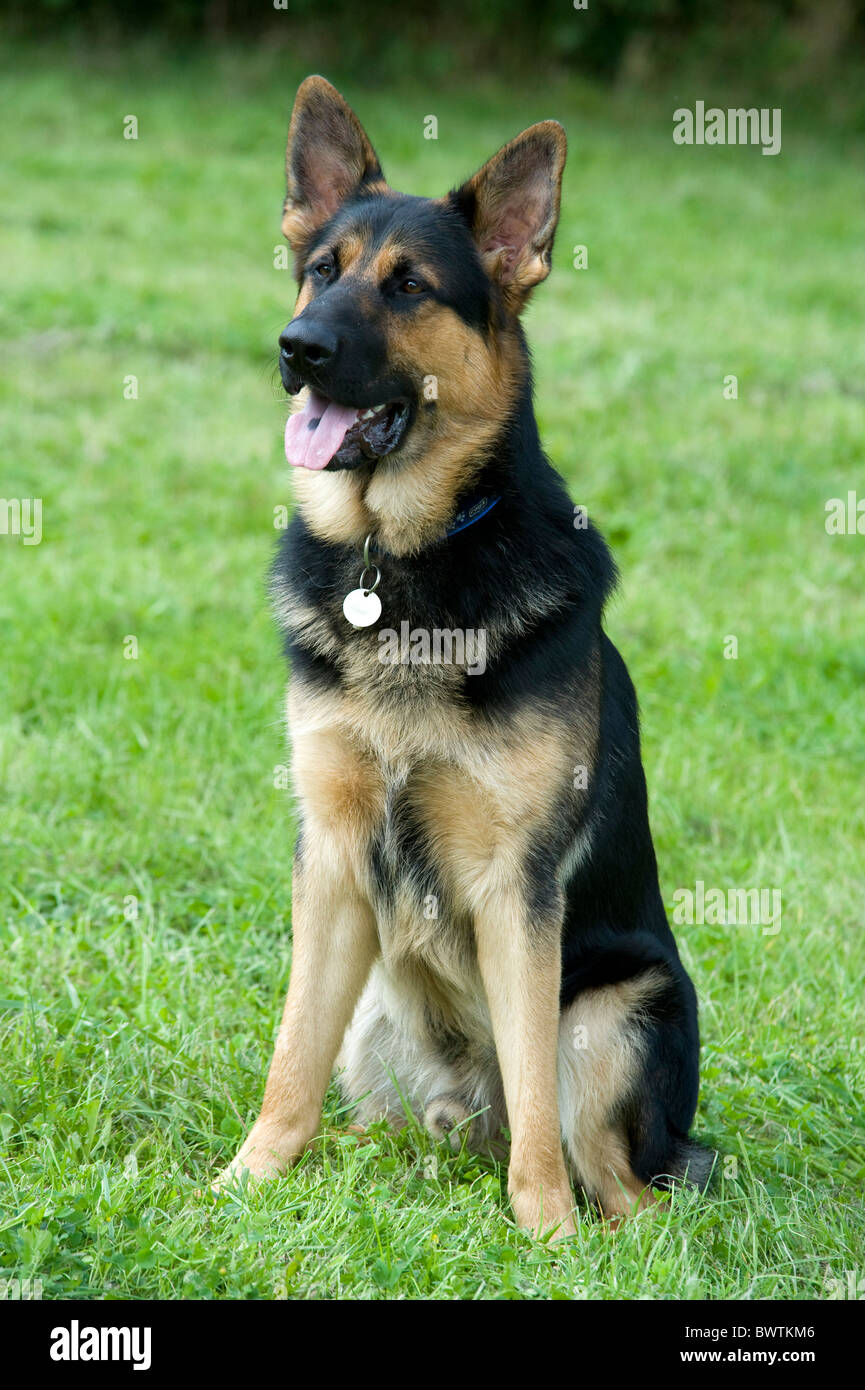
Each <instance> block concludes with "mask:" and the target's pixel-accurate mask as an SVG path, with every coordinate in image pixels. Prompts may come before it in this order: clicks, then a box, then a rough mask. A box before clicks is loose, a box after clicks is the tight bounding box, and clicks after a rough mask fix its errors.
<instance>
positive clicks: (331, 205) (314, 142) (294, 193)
mask: <svg viewBox="0 0 865 1390" xmlns="http://www.w3.org/2000/svg"><path fill="white" fill-rule="evenodd" d="M285 172H286V180H287V184H288V192H287V194H286V199H285V214H284V216H283V219H282V231H283V235H284V236H285V237H286V239H287V240H288V242H289V244H290V245H291V246H292V247H293V248H294V249H295V250H297V248H298V246H300V245H301V244H302V243H303V242H304V241H306V240H307V238H308V237H310V236H311V235H312V233H313V232H314V231H315V229H316V228H317V227H320V226H321V225H322V223H323V222H326V221H327V219H328V218H329V217H332V216H333V214H334V213H335V212H336V210H337V208H338V207H339V206H340V204H341V203H344V202H345V200H346V198H348V197H349V196H350V195H351V194H352V193H355V192H356V191H357V190H358V189H359V188H360V187H361V186H362V185H363V184H367V183H371V182H373V181H374V180H379V181H383V179H382V172H381V165H380V164H379V162H378V157H377V155H376V152H375V150H374V149H373V147H372V145H371V144H370V142H369V139H368V137H367V134H366V131H365V130H364V128H363V126H362V125H361V123H360V121H359V120H358V119H357V116H356V115H355V114H354V112H353V111H352V109H351V107H350V106H349V104H348V102H347V101H344V100H343V99H342V97H341V96H340V94H339V92H338V91H337V90H336V88H335V87H332V86H331V85H330V83H329V82H327V81H325V79H324V78H323V77H307V78H306V80H305V81H304V82H301V84H300V87H299V88H298V91H297V96H296V97H295V100H294V110H293V111H292V113H291V126H290V127H289V131H288V148H287V149H286V152H285Z"/></svg>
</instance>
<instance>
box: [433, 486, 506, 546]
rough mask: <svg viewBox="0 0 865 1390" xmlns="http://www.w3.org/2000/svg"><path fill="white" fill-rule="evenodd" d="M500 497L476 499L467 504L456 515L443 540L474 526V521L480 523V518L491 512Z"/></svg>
mask: <svg viewBox="0 0 865 1390" xmlns="http://www.w3.org/2000/svg"><path fill="white" fill-rule="evenodd" d="M501 500H502V499H501V497H500V496H492V497H491V496H490V495H489V494H487V495H486V496H483V497H476V498H475V499H474V501H473V502H467V503H466V505H465V506H464V507H461V508H460V510H459V511H458V512H457V513H456V515H455V517H454V519H453V521H452V522H451V524H450V526H449V527H448V529H447V531H446V532H445V540H450V538H451V536H455V535H456V534H457V532H458V531H464V530H465V529H466V527H467V526H474V524H475V522H476V521H480V519H481V517H482V516H486V514H487V512H491V511H492V509H493V507H494V506H495V505H496V503H497V502H501Z"/></svg>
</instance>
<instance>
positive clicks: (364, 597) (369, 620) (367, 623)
mask: <svg viewBox="0 0 865 1390" xmlns="http://www.w3.org/2000/svg"><path fill="white" fill-rule="evenodd" d="M342 611H343V613H344V614H345V616H346V617H347V618H348V621H349V622H350V623H351V625H352V627H372V625H373V623H377V622H378V620H379V618H380V617H381V599H380V598H379V596H378V594H374V593H373V592H372V590H371V589H352V591H351V593H350V594H346V596H345V598H344V599H343V603H342Z"/></svg>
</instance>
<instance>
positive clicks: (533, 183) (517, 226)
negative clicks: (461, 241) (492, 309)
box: [450, 121, 567, 312]
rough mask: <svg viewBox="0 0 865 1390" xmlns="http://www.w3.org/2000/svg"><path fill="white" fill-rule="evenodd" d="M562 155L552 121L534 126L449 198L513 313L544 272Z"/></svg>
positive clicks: (560, 133)
mask: <svg viewBox="0 0 865 1390" xmlns="http://www.w3.org/2000/svg"><path fill="white" fill-rule="evenodd" d="M566 154H567V140H566V138H565V132H564V130H563V128H562V127H561V126H560V125H559V123H558V121H539V122H538V124H537V125H533V126H529V128H528V130H524V131H523V133H522V135H518V136H517V137H516V139H515V140H511V141H510V142H509V143H508V144H507V145H504V146H503V147H502V148H501V149H500V150H499V152H498V154H494V155H493V157H492V159H489V160H487V162H486V164H485V165H484V166H483V168H482V169H479V170H478V172H477V173H476V174H475V175H474V176H473V177H472V178H470V179H469V180H468V181H467V182H466V183H464V184H463V186H462V188H458V189H456V190H455V191H454V192H453V193H451V195H450V199H451V202H452V203H454V204H455V205H456V206H457V207H458V208H459V209H460V211H461V212H462V214H463V216H464V217H465V219H466V221H467V222H468V224H469V226H470V227H471V229H472V232H473V234H474V238H475V241H476V242H477V245H478V250H479V251H480V254H481V259H482V261H483V263H484V266H485V267H486V270H487V271H488V273H489V274H490V275H491V276H492V278H493V279H494V280H497V281H498V283H499V284H500V286H501V289H502V293H503V295H504V297H505V302H506V303H507V304H508V305H509V307H510V308H512V309H514V310H515V311H517V312H518V311H519V310H520V309H521V308H522V306H523V304H524V303H525V301H526V298H527V297H528V294H529V292H530V291H531V290H532V289H533V287H534V286H535V285H537V284H539V283H540V281H541V280H545V279H546V277H547V276H548V275H549V273H550V253H551V251H552V248H553V237H554V236H555V233H556V223H557V222H558V220H559V198H560V196H561V188H562V171H563V170H564V167H565V156H566Z"/></svg>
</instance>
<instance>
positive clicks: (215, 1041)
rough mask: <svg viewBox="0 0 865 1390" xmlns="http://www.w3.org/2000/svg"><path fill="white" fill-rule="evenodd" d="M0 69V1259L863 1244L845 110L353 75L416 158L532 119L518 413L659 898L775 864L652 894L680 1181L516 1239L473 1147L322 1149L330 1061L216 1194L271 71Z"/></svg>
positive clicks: (162, 1283)
mask: <svg viewBox="0 0 865 1390" xmlns="http://www.w3.org/2000/svg"><path fill="white" fill-rule="evenodd" d="M4 62H5V65H6V68H5V71H4V72H3V83H4V90H5V92H6V108H7V113H8V114H7V117H6V121H5V133H6V141H7V147H8V149H9V157H8V159H7V161H6V163H5V167H4V169H3V171H2V175H0V264H2V267H3V270H2V275H3V279H4V281H5V288H4V293H3V296H2V308H0V313H2V320H3V322H2V337H0V353H2V358H3V363H2V367H3V370H2V385H0V401H2V414H3V423H4V430H5V441H6V442H5V447H4V450H3V464H2V485H0V492H2V494H3V495H4V496H6V497H21V498H23V497H29V498H36V497H40V498H42V508H43V510H42V532H43V534H42V542H41V544H39V545H32V546H30V545H25V544H23V539H22V538H21V537H15V536H9V537H0V553H2V584H0V617H2V620H3V633H4V635H3V646H2V662H0V817H2V834H3V844H2V859H0V893H2V900H3V911H2V921H0V933H2V942H0V996H2V998H0V1055H2V1058H3V1064H2V1068H0V1135H2V1160H0V1263H2V1266H3V1272H4V1273H5V1274H16V1275H18V1276H19V1277H21V1278H25V1277H28V1276H29V1277H32V1278H39V1279H41V1280H42V1284H43V1291H44V1294H45V1296H46V1297H48V1296H51V1297H57V1298H67V1297H92V1298H118V1297H120V1298H160V1297H161V1298H175V1297H181V1296H182V1297H198V1298H202V1297H203V1298H211V1297H214V1298H265V1299H268V1298H274V1297H276V1298H284V1297H289V1298H313V1297H351V1298H356V1297H364V1298H394V1297H405V1298H565V1299H569V1298H580V1297H587V1298H604V1299H610V1298H628V1299H635V1298H669V1299H698V1298H737V1299H738V1298H742V1299H745V1298H773V1299H774V1298H801V1299H807V1298H813V1297H822V1296H825V1294H826V1290H827V1284H826V1280H827V1277H828V1278H844V1277H845V1271H847V1270H853V1271H855V1272H856V1277H857V1278H862V1277H863V1276H865V1248H863V1246H865V1240H863V1236H865V1210H863V1195H862V1194H863V1177H865V1158H863V1152H862V1095H863V1078H862V1071H863V1056H862V1036H863V1021H862V1012H861V1003H862V993H863V978H865V932H863V893H862V874H861V870H862V863H863V853H865V834H863V821H865V810H863V795H862V787H863V783H865V696H863V689H865V650H863V644H862V633H863V630H865V585H863V582H862V576H863V565H865V536H855V535H838V536H833V535H829V534H827V532H826V529H825V524H824V522H825V510H824V509H825V503H826V501H827V499H829V498H832V497H846V495H847V492H848V490H849V489H855V488H857V487H858V489H859V494H860V496H865V469H863V465H862V441H863V432H865V335H863V331H862V325H863V321H865V175H863V165H862V153H863V144H865V139H863V136H862V135H861V134H859V135H856V134H854V133H848V132H845V131H844V130H843V129H838V128H836V129H835V130H833V131H830V130H828V129H821V128H820V127H819V126H815V125H813V124H811V123H809V122H808V121H807V120H806V119H805V117H804V115H803V114H801V113H799V112H797V108H796V106H795V103H791V104H790V106H789V108H785V109H784V131H783V149H782V153H781V154H780V156H778V157H775V158H766V157H763V156H762V155H761V153H760V151H759V149H758V148H748V147H745V148H719V149H710V148H702V149H700V148H680V147H677V146H675V145H674V144H673V142H672V139H671V130H672V110H673V107H674V106H677V105H680V104H683V103H684V104H691V105H693V101H694V99H695V98H697V97H707V96H708V97H709V99H710V100H712V99H715V98H714V96H713V94H711V93H706V92H704V91H702V92H701V91H699V90H697V91H691V90H690V89H689V90H687V91H684V90H683V91H681V92H677V93H674V94H673V96H672V97H671V98H669V99H667V98H666V97H665V98H664V99H663V100H662V99H660V98H659V97H650V96H647V95H644V96H640V95H630V96H624V95H615V94H611V93H609V92H601V91H598V90H596V89H594V88H592V87H588V86H583V85H581V84H579V83H577V82H571V83H569V84H567V85H566V84H565V83H564V82H562V83H561V84H559V85H558V86H556V85H555V84H553V85H550V84H546V85H545V86H544V87H543V89H540V88H539V89H538V90H536V91H532V90H530V89H529V87H528V86H526V87H524V88H521V89H519V90H518V91H516V92H515V91H514V90H513V89H508V87H506V86H505V85H499V86H496V85H493V84H492V83H489V82H487V81H486V80H485V79H478V81H477V82H476V83H472V84H463V85H462V86H460V85H458V84H452V85H450V86H447V85H446V86H444V87H438V86H436V85H435V84H430V83H425V84H419V85H418V86H416V87H414V88H411V87H406V88H405V89H404V90H403V91H399V90H393V89H387V88H384V87H380V88H378V89H377V90H369V91H364V90H363V89H362V88H360V87H359V86H358V85H357V84H356V83H352V82H351V81H350V80H349V81H348V82H346V83H345V84H344V89H345V91H346V95H347V96H348V97H349V99H350V100H352V101H353V103H354V104H355V106H356V108H357V109H358V111H359V114H360V115H361V118H362V119H363V120H364V122H365V124H366V125H367V128H368V129H369V130H370V132H371V134H372V137H373V139H374V140H375V143H376V145H377V147H378V150H379V153H380V155H381V158H382V161H383V163H384V166H385V171H386V173H387V174H388V176H389V177H390V179H391V180H392V181H393V182H394V183H395V184H396V186H398V187H403V188H405V189H406V190H407V191H411V192H418V193H439V192H441V191H443V190H444V189H445V188H446V187H448V186H449V185H450V184H452V183H453V182H455V181H456V180H457V179H458V178H459V177H461V176H462V175H465V174H467V173H469V172H471V171H472V170H473V169H474V168H475V167H476V166H477V165H478V164H480V163H481V162H482V161H483V159H485V158H486V157H487V156H488V155H489V154H491V153H492V152H493V150H494V149H496V148H497V147H498V145H499V144H501V143H502V142H503V141H504V140H505V139H506V138H508V137H510V136H511V135H512V134H515V133H516V132H517V131H518V130H519V129H521V128H522V126H523V125H526V124H529V123H530V122H531V121H533V120H536V119H540V118H542V117H545V116H556V117H558V118H559V119H561V120H562V121H563V122H564V123H565V125H566V127H567V129H568V133H569V138H570V145H571V154H570V160H569V165H568V170H567V173H566V188H565V198H564V208H563V216H562V222H561V227H560V231H559V238H558V244H557V257H556V263H555V268H554V271H553V274H552V277H551V279H550V280H549V281H548V282H547V284H546V285H545V286H544V287H543V288H542V289H541V290H540V291H539V293H538V295H537V297H536V301H535V303H534V305H533V306H532V308H531V310H530V313H529V316H528V327H529V332H530V337H531V340H532V344H533V350H534V357H535V364H536V374H537V380H538V412H539V418H540V422H541V426H542V432H543V435H544V438H545V442H546V445H547V448H548V451H549V453H550V455H551V457H552V458H553V460H554V462H555V463H556V465H557V466H558V467H559V468H560V470H561V471H562V472H563V474H564V475H565V476H566V478H567V480H568V483H569V485H570V487H571V491H572V495H573V497H574V500H575V502H580V503H583V504H584V505H585V506H587V507H588V510H589V513H590V515H591V516H592V517H593V518H594V519H595V520H596V521H597V522H598V523H599V525H600V526H601V527H602V529H603V530H604V531H605V533H606V535H607V537H608V539H609V540H610V542H611V544H612V546H613V549H614V551H615V554H616V558H617V560H618V562H619V565H620V568H621V571H622V584H621V588H620V590H619V593H618V595H617V597H616V599H615V600H614V602H613V603H612V605H611V607H610V610H609V614H608V627H609V630H610V632H611V635H612V636H613V638H614V640H615V641H616V642H617V643H618V645H619V646H620V648H621V650H622V652H623V654H624V655H625V658H626V660H627V661H628V663H629V666H630V668H631V672H632V674H633V676H634V679H635V682H636V685H637V689H638V691H639V693H640V697H641V703H642V712H643V739H644V754H645V760H646V770H647V776H648V780H649V787H650V795H651V802H652V822H653V828H654V833H655V839H656V846H657V850H658V858H659V862H660V868H661V881H662V887H663V891H664V895H665V898H666V900H667V902H668V904H669V905H670V908H671V910H672V906H673V894H674V893H675V892H676V890H677V889H679V888H688V887H691V888H693V887H694V885H695V883H696V881H697V880H702V881H703V882H704V883H705V884H706V885H707V887H709V886H717V887H720V888H723V889H725V890H726V889H727V888H730V887H733V888H745V887H763V888H769V889H772V888H775V889H778V890H780V892H781V895H782V903H783V915H782V917H781V919H780V923H776V926H778V928H779V929H778V930H777V931H776V930H774V929H772V930H770V931H769V932H764V931H763V930H762V929H761V927H760V926H759V925H757V926H722V925H716V924H695V925H693V926H690V927H689V926H680V927H679V928H678V929H677V930H678V938H679V942H680V947H681V950H682V953H683V956H684V959H685V962H686V964H687V967H688V969H689V970H690V972H691V974H692V976H693V978H694V981H695V983H696V986H697V991H698V995H699V998H700V1001H701V1018H702V1035H703V1058H702V1076H703V1089H702V1098H701V1103H700V1109H699V1112H698V1116H697V1123H696V1126H695V1132H696V1133H697V1134H698V1135H699V1136H700V1137H702V1138H704V1139H705V1140H707V1141H709V1142H712V1143H713V1144H714V1145H715V1146H716V1147H717V1148H718V1149H719V1151H720V1153H721V1155H722V1158H721V1171H720V1175H719V1180H718V1183H717V1187H716V1190H715V1192H714V1194H713V1195H712V1196H711V1198H709V1199H698V1198H695V1197H692V1196H688V1195H679V1196H676V1197H675V1198H674V1200H673V1201H672V1203H671V1206H670V1209H669V1210H666V1211H664V1212H663V1213H662V1214H661V1215H660V1216H659V1217H657V1218H656V1219H651V1218H649V1219H644V1218H640V1219H638V1220H636V1221H634V1222H632V1223H630V1224H629V1225H628V1226H627V1227H626V1228H625V1229H623V1230H622V1231H620V1232H619V1233H618V1234H615V1235H612V1236H611V1235H610V1234H608V1233H607V1232H606V1231H605V1230H604V1228H603V1226H602V1225H601V1224H600V1223H599V1222H598V1221H596V1220H595V1219H593V1218H592V1217H591V1216H590V1215H589V1214H586V1215H585V1218H584V1219H583V1220H582V1221H581V1222H580V1227H579V1235H578V1237H577V1238H576V1239H575V1240H574V1241H572V1242H571V1243H570V1244H569V1245H568V1246H567V1247H566V1248H565V1247H559V1248H552V1249H551V1248H549V1247H547V1246H544V1245H540V1244H535V1243H533V1242H532V1241H531V1239H529V1238H528V1237H527V1236H526V1235H524V1234H522V1233H521V1232H519V1231H517V1230H516V1229H515V1227H514V1225H513V1221H512V1218H511V1215H510V1211H509V1208H508V1205H507V1201H506V1196H505V1176H504V1172H503V1171H500V1170H498V1169H496V1168H495V1167H493V1166H490V1165H488V1164H486V1163H483V1162H481V1161H479V1160H477V1159H475V1158H473V1157H471V1156H470V1155H467V1154H462V1155H457V1156H453V1155H451V1154H450V1153H449V1151H447V1150H445V1149H441V1148H437V1147H436V1146H435V1145H434V1144H433V1143H432V1141H431V1140H430V1139H428V1138H427V1137H425V1136H424V1134H423V1133H422V1132H421V1131H419V1130H417V1129H414V1128H409V1129H407V1130H405V1131H404V1132H403V1133H402V1134H401V1135H399V1136H398V1137H393V1136H390V1135H388V1134H386V1133H385V1132H381V1133H376V1134H375V1136H374V1142H373V1143H370V1144H367V1145H364V1146H362V1147H358V1146H357V1144H356V1141H355V1139H354V1138H352V1137H351V1136H348V1135H346V1134H344V1133H341V1128H343V1127H344V1126H345V1124H346V1122H347V1117H346V1116H345V1115H341V1114H340V1113H339V1102H338V1101H337V1099H336V1097H335V1095H333V1094H331V1096H330V1097H329V1100H328V1106H327V1108H326V1112H325V1116H324V1122H323V1130H322V1133H323V1136H324V1137H323V1139H322V1140H321V1142H320V1143H319V1145H318V1147H317V1148H316V1149H315V1150H314V1151H313V1152H311V1153H309V1154H308V1155H307V1156H306V1158H305V1159H304V1160H303V1162H302V1163H301V1164H300V1166H299V1167H298V1168H297V1169H296V1170H295V1172H294V1173H292V1174H291V1175H290V1176H289V1177H288V1178H286V1179H285V1180H284V1181H282V1182H279V1183H277V1184H274V1185H271V1186H268V1187H266V1188H264V1189H262V1190H260V1191H256V1192H249V1193H247V1194H245V1195H238V1196H237V1197H233V1198H225V1199H221V1200H218V1201H217V1200H215V1199H214V1198H213V1197H211V1196H210V1195H209V1193H208V1192H207V1189H206V1183H207V1179H208V1177H209V1176H210V1175H212V1174H213V1173H214V1172H215V1171H216V1170H217V1169H218V1168H219V1166H220V1165H221V1164H222V1163H223V1162H225V1161H226V1160H227V1159H228V1158H229V1157H230V1156H231V1153H232V1151H233V1150H234V1148H235V1146H236V1145H237V1142H238V1140H239V1138H240V1136H241V1134H242V1132H243V1131H244V1129H245V1127H246V1126H247V1125H248V1124H249V1123H250V1122H251V1120H252V1119H253V1118H254V1116H255V1113H256V1110H257V1106H258V1103H259V1101H260V1098H261V1094H262V1087H263V1082H264V1071H265V1067H266V1064H267V1061H268V1059H269V1055H270V1049H271V1045H272V1039H273V1035H274V1032H275V1029H276V1024H277V1021H278V1016H279V1011H280V1008H281V1004H282V998H283V995H284V991H285V989H286V984H287V980H288V975H289V970H290V963H291V937H290V925H291V900H290V864H291V845H292V810H291V805H290V802H289V799H288V794H287V793H286V792H285V791H283V790H281V789H280V787H279V786H278V785H275V784H278V783H279V782H280V781H281V780H282V779H281V778H280V776H279V767H280V765H282V764H284V763H285V762H286V761H287V754H286V750H285V747H284V743H283V732H282V719H281V701H282V694H283V685H284V670H283V665H282V660H281V656H280V650H279V640H278V637H277V633H276V629H275V626H274V623H273V622H272V620H271V617H270V614H269V611H268V605H267V599H266V594H265V587H264V585H265V574H266V569H267V566H268V563H269V558H270V554H271V550H272V547H273V545H274V541H275V537H276V534H277V533H276V531H275V530H274V508H278V507H279V506H281V505H282V504H284V503H288V502H289V500H290V498H289V489H288V479H287V468H286V466H285V461H284V458H283V455H282V425H283V421H284V418H285V413H286V411H285V405H284V402H283V401H282V399H281V393H280V391H279V390H278V389H277V377H276V372H275V365H276V354H275V347H276V337H277V333H278V331H279V329H280V328H281V327H282V326H283V324H284V323H285V322H286V321H287V320H288V318H289V317H290V311H291V304H292V300H293V295H292V284H291V281H290V276H289V273H288V272H287V271H285V270H280V269H277V268H275V267H274V248H275V247H276V246H277V245H279V244H280V237H279V231H278V226H279V210H280V203H281V197H282V161H283V146H284V137H285V128H286V122H287V118H288V113H289V110H290V106H291V100H292V97H293V92H294V88H295V85H296V83H297V81H298V80H299V79H300V78H301V77H302V76H303V75H304V71H303V69H302V68H301V67H300V66H299V65H298V64H297V63H296V62H294V60H293V59H292V58H291V57H290V56H288V57H286V56H285V55H283V56H282V57H280V58H276V57H274V56H273V55H268V54H266V53H263V52H250V53H248V54H246V55H244V54H243V53H239V54H235V55H234V56H230V57H229V56H227V55H225V54H223V55H221V56H220V55H216V56H211V57H205V56H202V57H200V58H198V59H196V60H195V61H193V62H190V63H187V64H185V65H182V66H181V65H180V64H179V63H177V64H176V65H175V64H172V63H170V62H168V61H166V60H165V59H163V58H160V57H159V55H158V54H157V53H155V51H153V50H145V49H140V50H139V49H132V50H126V49H125V50H124V51H123V52H122V53H118V54H117V55H116V56H115V57H114V58H113V59H107V58H104V57H103V58H97V57H93V58H91V59H79V60H76V61H75V62H73V61H72V60H68V59H64V57H63V55H62V54H61V51H60V50H59V48H58V49H55V50H53V51H49V50H28V49H26V48H13V49H12V50H11V51H9V52H7V56H6V58H5V60H4ZM329 75H331V76H334V77H335V78H336V79H338V78H339V74H338V73H335V74H334V73H331V74H329ZM746 104H747V103H746ZM758 104H759V103H758ZM430 113H434V114H436V115H437V116H438V139H437V140H436V141H432V140H425V139H424V138H423V129H424V125H423V122H424V117H425V116H427V115H428V114H430ZM128 115H135V116H137V118H138V123H139V138H138V139H137V140H136V141H133V140H126V139H124V138H123V134H122V132H123V121H124V117H126V116H128ZM579 244H584V245H586V246H587V247H588V268H586V269H581V270H578V269H575V268H574V267H573V265H572V260H573V250H572V248H573V247H574V246H576V245H579ZM730 375H735V376H736V377H737V379H738V398H737V399H727V398H725V394H724V379H725V377H728V376H730ZM130 377H135V378H136V379H137V389H138V394H137V399H128V398H126V396H125V395H124V389H125V386H124V384H125V382H126V383H127V385H126V391H127V393H128V392H129V389H130V388H129V385H128V379H129V378H130ZM731 636H734V637H736V638H737V639H738V656H737V658H736V659H726V658H725V655H724V653H725V643H726V645H727V648H728V649H729V646H730V644H729V642H728V641H727V639H728V638H730V637H731ZM129 638H135V639H137V657H130V655H129V653H130V651H131V649H132V646H133V644H131V643H130V642H129V641H128V639H129ZM202 1185H204V1186H205V1192H204V1195H202V1194H201V1191H200V1189H201V1188H202Z"/></svg>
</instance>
